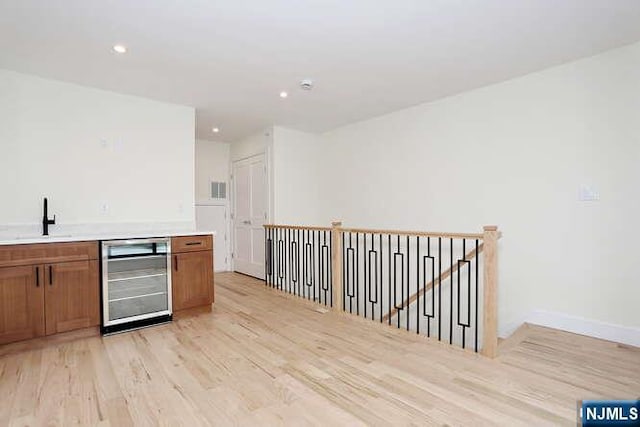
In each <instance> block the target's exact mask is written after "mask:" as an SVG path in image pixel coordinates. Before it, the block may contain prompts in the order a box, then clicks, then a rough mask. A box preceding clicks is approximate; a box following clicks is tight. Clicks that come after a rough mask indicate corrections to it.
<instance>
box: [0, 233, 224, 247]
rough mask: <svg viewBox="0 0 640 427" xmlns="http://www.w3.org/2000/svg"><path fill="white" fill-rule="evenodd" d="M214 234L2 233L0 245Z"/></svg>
mask: <svg viewBox="0 0 640 427" xmlns="http://www.w3.org/2000/svg"><path fill="white" fill-rule="evenodd" d="M206 234H209V235H214V236H215V234H216V233H215V231H210V230H193V229H173V230H164V229H158V230H144V231H135V230H127V231H102V232H96V233H91V232H81V233H70V234H65V233H64V232H60V233H54V232H52V233H51V234H50V235H49V236H38V235H32V234H26V235H16V236H9V235H0V246H6V245H26V244H33V243H63V242H86V241H94V240H125V239H145V238H152V237H175V236H200V235H206Z"/></svg>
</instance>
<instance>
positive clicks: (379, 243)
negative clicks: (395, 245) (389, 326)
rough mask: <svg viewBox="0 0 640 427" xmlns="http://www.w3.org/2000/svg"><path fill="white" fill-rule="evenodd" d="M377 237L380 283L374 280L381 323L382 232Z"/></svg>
mask: <svg viewBox="0 0 640 427" xmlns="http://www.w3.org/2000/svg"><path fill="white" fill-rule="evenodd" d="M378 237H379V239H378V245H379V246H380V263H379V264H380V276H379V277H380V284H379V285H378V281H377V280H376V289H377V290H378V292H379V293H380V299H379V300H378V301H379V303H378V304H379V306H380V323H382V309H383V307H382V306H383V305H384V304H383V302H382V283H383V281H382V255H383V253H382V234H379V235H378Z"/></svg>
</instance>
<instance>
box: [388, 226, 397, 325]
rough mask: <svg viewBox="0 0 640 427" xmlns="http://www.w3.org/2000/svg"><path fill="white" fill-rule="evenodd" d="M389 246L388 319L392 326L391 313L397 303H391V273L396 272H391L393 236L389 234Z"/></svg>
mask: <svg viewBox="0 0 640 427" xmlns="http://www.w3.org/2000/svg"><path fill="white" fill-rule="evenodd" d="M387 245H388V246H387V250H388V251H389V253H388V254H387V255H388V262H387V264H388V269H387V278H388V279H389V286H388V287H387V288H388V290H389V300H388V301H389V303H388V305H389V309H388V313H389V318H388V319H387V321H388V322H389V325H391V311H392V308H395V301H394V302H393V303H391V271H394V270H391V234H387ZM393 274H395V271H394V273H393ZM393 295H395V290H394V293H393Z"/></svg>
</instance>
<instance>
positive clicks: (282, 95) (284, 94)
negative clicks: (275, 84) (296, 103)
mask: <svg viewBox="0 0 640 427" xmlns="http://www.w3.org/2000/svg"><path fill="white" fill-rule="evenodd" d="M287 96H289V94H288V93H287V92H285V91H282V92H280V98H286V97H287Z"/></svg>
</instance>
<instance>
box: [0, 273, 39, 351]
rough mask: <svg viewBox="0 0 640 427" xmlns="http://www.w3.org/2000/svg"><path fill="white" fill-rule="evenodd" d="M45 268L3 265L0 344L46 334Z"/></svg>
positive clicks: (0, 291)
mask: <svg viewBox="0 0 640 427" xmlns="http://www.w3.org/2000/svg"><path fill="white" fill-rule="evenodd" d="M43 269H44V267H43V266H33V265H29V266H21V267H4V268H0V344H5V343H8V342H13V341H20V340H26V339H29V338H34V337H38V336H42V335H44V332H45V328H44V283H43V282H44V274H43V273H44V272H43Z"/></svg>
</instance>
